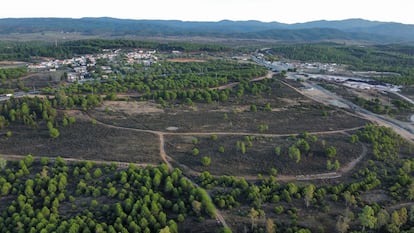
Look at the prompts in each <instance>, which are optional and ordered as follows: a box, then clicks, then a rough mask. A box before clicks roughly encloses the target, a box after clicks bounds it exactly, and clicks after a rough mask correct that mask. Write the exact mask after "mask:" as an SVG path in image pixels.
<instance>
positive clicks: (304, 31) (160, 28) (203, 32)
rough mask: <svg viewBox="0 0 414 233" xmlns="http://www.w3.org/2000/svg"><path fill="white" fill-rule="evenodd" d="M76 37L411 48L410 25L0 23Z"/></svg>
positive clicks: (13, 29)
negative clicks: (334, 42) (368, 44)
mask: <svg viewBox="0 0 414 233" xmlns="http://www.w3.org/2000/svg"><path fill="white" fill-rule="evenodd" d="M44 32H77V33H81V34H83V35H96V36H126V35H135V36H183V37H193V36H202V37H219V38H239V39H274V40H280V41H289V42H314V41H326V40H351V41H361V42H373V43H414V25H408V24H400V23H392V22H378V21H368V20H363V19H347V20H340V21H326V20H321V21H313V22H307V23H297V24H284V23H278V22H269V23H266V22H260V21H253V20H251V21H230V20H222V21H219V22H190V21H179V20H131V19H116V18H107V17H103V18H81V19H72V18H5V19H0V39H1V35H8V34H16V33H22V34H23V33H44Z"/></svg>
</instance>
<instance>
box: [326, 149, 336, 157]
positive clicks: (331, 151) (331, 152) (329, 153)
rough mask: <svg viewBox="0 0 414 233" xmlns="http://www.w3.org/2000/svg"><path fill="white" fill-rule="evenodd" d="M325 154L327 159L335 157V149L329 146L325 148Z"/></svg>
mask: <svg viewBox="0 0 414 233" xmlns="http://www.w3.org/2000/svg"><path fill="white" fill-rule="evenodd" d="M325 153H326V156H328V158H330V159H331V158H333V157H335V156H336V148H335V147H333V146H330V147H328V148H326V150H325Z"/></svg>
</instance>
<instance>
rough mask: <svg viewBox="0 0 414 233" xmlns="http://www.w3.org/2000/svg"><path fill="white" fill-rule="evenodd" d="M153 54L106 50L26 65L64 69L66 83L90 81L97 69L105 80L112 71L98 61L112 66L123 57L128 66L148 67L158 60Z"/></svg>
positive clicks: (29, 66) (49, 69) (153, 52)
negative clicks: (141, 65) (102, 60)
mask: <svg viewBox="0 0 414 233" xmlns="http://www.w3.org/2000/svg"><path fill="white" fill-rule="evenodd" d="M155 54H156V51H155V50H150V51H143V50H134V51H132V52H127V53H124V52H123V51H122V50H120V49H116V50H109V49H107V50H103V53H102V54H93V55H92V54H91V55H84V56H80V57H74V58H70V59H64V60H59V59H50V60H46V61H43V62H41V63H38V64H31V65H28V68H29V69H31V70H48V71H51V72H53V71H57V70H58V69H64V70H66V71H67V77H66V78H67V81H68V82H75V81H85V80H88V79H91V78H92V77H93V74H94V73H95V72H96V70H97V68H99V78H101V79H106V78H108V77H109V75H110V74H111V73H113V72H114V71H113V70H112V68H111V66H104V65H97V61H99V60H100V59H104V60H107V61H108V64H113V63H115V62H117V61H119V60H122V59H117V58H119V57H123V58H125V60H126V62H127V63H128V64H137V63H139V64H144V65H145V66H150V65H151V64H152V63H154V62H156V61H157V60H158V58H157V57H156V56H155Z"/></svg>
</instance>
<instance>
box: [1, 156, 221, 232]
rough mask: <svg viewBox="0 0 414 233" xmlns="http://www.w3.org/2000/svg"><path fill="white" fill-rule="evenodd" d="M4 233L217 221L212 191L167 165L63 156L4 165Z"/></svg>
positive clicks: (164, 228)
mask: <svg viewBox="0 0 414 233" xmlns="http://www.w3.org/2000/svg"><path fill="white" fill-rule="evenodd" d="M0 174H1V176H0V190H1V193H0V196H1V199H2V202H1V204H0V208H1V209H2V211H1V215H0V232H73V233H75V232H146V233H149V232H164V233H167V232H171V233H178V232H180V227H179V226H180V225H181V224H183V222H184V221H186V224H190V223H191V222H203V221H204V219H210V218H214V216H215V207H214V205H213V203H212V202H211V199H210V198H209V196H208V195H207V193H206V192H205V191H204V190H203V189H201V188H198V187H197V186H195V185H194V184H193V183H192V182H191V181H189V180H188V179H187V178H185V177H184V176H183V175H182V173H181V171H180V170H174V171H169V170H168V168H167V166H166V165H161V166H159V167H148V168H138V167H135V166H134V165H130V166H129V167H128V168H127V169H121V170H119V169H117V165H116V164H114V163H113V164H108V165H96V164H94V163H92V162H87V161H85V162H78V163H71V164H68V163H67V162H66V161H65V160H63V159H62V158H60V157H58V158H56V159H55V160H53V161H51V160H49V159H48V158H42V159H40V160H35V159H34V158H33V157H32V156H31V155H27V156H26V157H25V158H24V159H23V160H20V161H16V162H14V161H7V164H6V163H5V162H4V161H1V167H0Z"/></svg>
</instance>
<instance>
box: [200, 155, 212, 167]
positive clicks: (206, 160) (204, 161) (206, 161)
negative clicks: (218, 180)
mask: <svg viewBox="0 0 414 233" xmlns="http://www.w3.org/2000/svg"><path fill="white" fill-rule="evenodd" d="M210 163H211V158H210V157H208V156H204V157H203V158H202V159H201V164H203V166H205V167H206V166H208V165H210Z"/></svg>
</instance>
